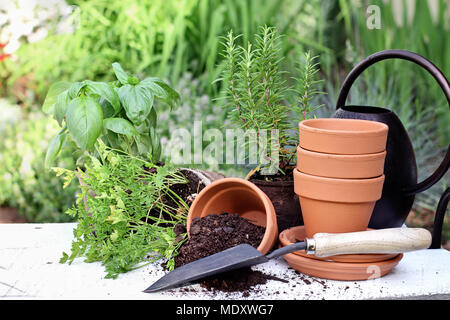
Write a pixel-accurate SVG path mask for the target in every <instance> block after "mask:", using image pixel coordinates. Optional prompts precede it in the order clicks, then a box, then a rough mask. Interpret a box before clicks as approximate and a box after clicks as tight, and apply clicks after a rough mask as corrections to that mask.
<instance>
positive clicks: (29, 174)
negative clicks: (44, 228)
mask: <svg viewBox="0 0 450 320" xmlns="http://www.w3.org/2000/svg"><path fill="white" fill-rule="evenodd" d="M0 109H1V111H2V115H6V114H11V115H14V118H15V119H16V121H17V122H16V123H14V122H11V123H9V124H7V125H5V126H2V127H1V128H0V163H1V165H0V206H6V207H13V208H16V209H17V210H18V212H19V213H20V214H21V215H23V216H24V217H25V218H27V220H28V221H30V222H66V221H70V220H71V219H72V218H71V217H69V216H67V215H66V214H64V211H65V210H66V209H67V208H68V207H70V206H72V204H73V203H74V202H75V192H76V188H75V185H69V186H68V187H67V188H65V189H63V187H62V185H63V184H62V180H61V179H60V178H59V177H57V176H56V175H55V173H54V172H52V171H49V170H47V169H45V168H44V158H45V151H46V150H47V145H48V141H49V140H50V138H51V137H52V136H53V135H54V134H56V133H57V132H58V130H59V129H58V125H57V123H56V121H48V119H47V118H46V117H45V116H43V115H42V114H40V113H30V114H28V115H27V116H26V118H23V117H20V118H19V117H18V116H17V115H18V114H20V111H19V110H18V107H11V106H8V105H7V103H6V102H5V101H4V100H3V99H2V100H1V101H0ZM7 110H10V112H8V113H7V112H6V111H7ZM3 111H5V112H4V113H3ZM14 118H10V120H12V121H14V120H13V119H14ZM11 124H13V125H11ZM59 161H60V162H59V163H58V165H59V166H64V167H71V168H74V167H75V162H74V158H73V157H72V154H71V153H70V151H69V152H66V153H65V154H64V155H63V156H61V158H60V160H59Z"/></svg>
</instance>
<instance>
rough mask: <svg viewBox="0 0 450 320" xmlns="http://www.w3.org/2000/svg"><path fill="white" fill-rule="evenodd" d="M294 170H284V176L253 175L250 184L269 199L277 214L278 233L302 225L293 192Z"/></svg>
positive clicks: (296, 199)
mask: <svg viewBox="0 0 450 320" xmlns="http://www.w3.org/2000/svg"><path fill="white" fill-rule="evenodd" d="M293 170H294V168H291V167H289V168H286V170H285V174H281V173H280V172H278V173H277V174H276V175H261V173H260V172H256V173H254V174H253V175H252V176H251V178H250V182H252V183H254V184H255V185H256V186H257V187H258V188H260V189H261V190H262V191H263V192H264V193H265V194H266V195H267V196H268V197H269V199H270V201H271V202H272V204H273V207H274V208H275V211H276V214H277V224H278V231H279V232H281V231H283V230H285V229H289V228H292V227H295V226H299V225H303V216H302V212H301V208H300V203H299V200H298V195H297V194H296V193H295V191H294V177H293Z"/></svg>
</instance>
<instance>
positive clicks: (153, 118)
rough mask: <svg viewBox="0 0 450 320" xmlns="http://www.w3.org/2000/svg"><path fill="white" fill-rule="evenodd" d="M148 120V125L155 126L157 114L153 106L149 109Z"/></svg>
mask: <svg viewBox="0 0 450 320" xmlns="http://www.w3.org/2000/svg"><path fill="white" fill-rule="evenodd" d="M148 120H149V122H150V127H152V128H156V123H157V121H158V115H157V114H156V110H155V108H154V107H153V108H152V110H150V114H149V116H148Z"/></svg>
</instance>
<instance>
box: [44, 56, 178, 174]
mask: <svg viewBox="0 0 450 320" xmlns="http://www.w3.org/2000/svg"><path fill="white" fill-rule="evenodd" d="M112 67H113V69H114V73H115V75H116V77H117V81H114V82H112V83H106V82H96V81H91V80H84V81H82V82H75V83H72V84H69V83H66V82H58V83H55V84H53V85H52V86H51V87H50V89H49V92H48V94H47V97H46V99H45V101H44V104H43V111H44V112H46V113H48V114H52V115H53V117H54V118H55V119H56V120H57V121H58V123H59V125H60V126H61V127H62V129H61V131H60V132H59V133H58V134H57V135H56V136H55V137H54V138H53V139H52V140H51V141H50V144H49V148H48V150H47V154H46V160H45V163H46V166H47V167H50V166H51V164H52V163H53V162H54V160H55V159H56V157H57V156H58V154H59V153H60V151H61V148H62V147H63V146H65V145H75V149H76V152H77V153H78V155H79V156H80V157H86V151H89V152H91V153H92V152H93V151H94V149H95V144H96V142H97V140H98V139H100V140H102V141H103V142H104V143H105V144H106V145H107V146H109V147H111V148H114V149H117V150H120V151H124V152H127V153H129V154H132V155H136V156H138V157H140V158H143V159H148V158H151V159H152V162H154V163H156V162H157V161H158V160H159V159H160V157H161V144H160V140H159V137H158V135H157V133H156V124H157V112H156V109H155V101H156V100H159V101H162V102H164V103H166V104H168V105H169V107H170V108H171V109H172V108H173V107H175V106H176V105H177V104H178V102H179V95H178V93H177V92H176V91H175V90H173V89H172V88H171V87H170V86H169V85H167V84H166V83H165V82H163V81H162V80H161V79H159V78H154V77H151V78H146V79H144V80H139V79H138V77H136V76H133V75H130V74H128V73H127V72H126V71H124V70H123V69H122V67H121V66H120V64H119V63H113V64H112ZM66 140H69V141H66ZM72 141H73V143H72Z"/></svg>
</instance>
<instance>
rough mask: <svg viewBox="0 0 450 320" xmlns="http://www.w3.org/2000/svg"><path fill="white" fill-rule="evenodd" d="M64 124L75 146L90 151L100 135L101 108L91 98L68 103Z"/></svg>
mask: <svg viewBox="0 0 450 320" xmlns="http://www.w3.org/2000/svg"><path fill="white" fill-rule="evenodd" d="M66 122H67V128H68V129H69V132H70V135H71V136H72V138H73V139H74V140H75V142H76V144H77V146H78V147H79V148H81V149H83V150H88V149H91V148H92V147H93V146H94V144H95V141H96V140H97V138H98V137H99V136H100V134H101V133H102V129H103V112H102V108H101V107H100V105H99V103H98V102H97V101H95V99H93V98H92V97H86V96H80V97H78V98H76V99H74V100H72V101H71V102H70V105H69V107H68V109H67V114H66Z"/></svg>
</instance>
